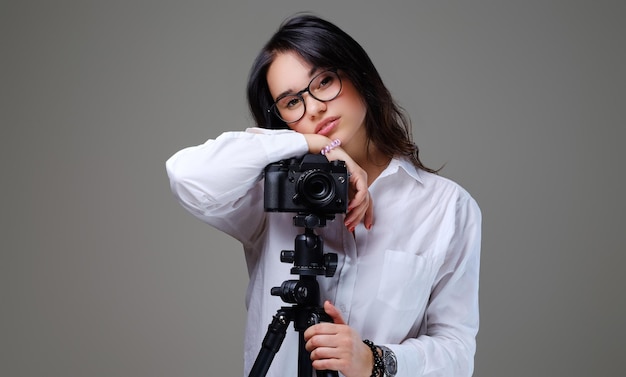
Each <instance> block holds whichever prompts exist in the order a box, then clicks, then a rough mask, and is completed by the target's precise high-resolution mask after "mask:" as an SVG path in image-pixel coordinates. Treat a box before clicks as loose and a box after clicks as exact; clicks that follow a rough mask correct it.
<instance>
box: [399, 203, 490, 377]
mask: <svg viewBox="0 0 626 377" xmlns="http://www.w3.org/2000/svg"><path fill="white" fill-rule="evenodd" d="M481 221H482V220H481V213H480V209H479V208H478V205H477V204H476V202H475V201H474V200H473V199H472V198H471V197H470V196H469V194H466V195H465V196H463V197H461V198H460V200H459V203H458V204H457V213H456V229H455V234H454V236H453V238H452V241H451V243H450V247H449V250H448V253H447V255H446V258H445V261H444V264H443V265H442V267H441V269H440V270H439V273H438V275H437V278H436V280H435V285H434V287H433V290H432V293H431V298H430V300H429V305H428V308H427V310H426V315H425V318H424V325H423V328H425V331H424V330H423V331H422V332H423V335H420V336H419V337H417V338H411V339H407V340H405V341H404V342H403V343H402V344H396V345H394V344H389V345H387V346H388V347H389V348H390V349H392V350H393V351H394V353H395V354H396V357H397V359H398V360H397V361H398V373H397V374H396V377H409V376H411V377H418V376H422V377H443V376H455V377H463V376H468V377H469V376H471V375H472V373H473V370H474V355H475V352H476V335H477V333H478V326H479V311H478V281H479V265H480V246H481Z"/></svg>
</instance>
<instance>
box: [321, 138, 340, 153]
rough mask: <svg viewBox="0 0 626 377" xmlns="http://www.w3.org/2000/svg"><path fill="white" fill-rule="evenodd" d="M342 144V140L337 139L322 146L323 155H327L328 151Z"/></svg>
mask: <svg viewBox="0 0 626 377" xmlns="http://www.w3.org/2000/svg"><path fill="white" fill-rule="evenodd" d="M340 145H341V140H339V139H335V140H333V141H332V142H331V143H330V144H328V145H327V146H325V147H324V148H322V150H321V151H320V153H321V154H322V156H324V155H326V153H328V152H330V151H332V150H333V149H335V148H337V147H338V146H340Z"/></svg>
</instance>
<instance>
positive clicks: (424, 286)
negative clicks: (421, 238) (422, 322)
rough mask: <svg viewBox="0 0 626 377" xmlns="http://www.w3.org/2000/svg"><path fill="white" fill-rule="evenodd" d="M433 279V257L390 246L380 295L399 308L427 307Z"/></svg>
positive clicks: (381, 281)
mask: <svg viewBox="0 0 626 377" xmlns="http://www.w3.org/2000/svg"><path fill="white" fill-rule="evenodd" d="M426 255H428V254H426ZM432 281H433V277H432V261H431V260H430V259H429V258H426V257H425V256H424V255H416V254H412V253H407V252H404V251H399V250H386V251H385V259H384V262H383V267H382V273H381V277H380V284H379V287H378V292H377V299H378V300H379V301H381V302H384V303H386V304H387V305H389V306H390V307H391V308H393V309H396V310H402V311H404V310H416V309H420V308H424V306H425V305H426V302H427V300H428V298H429V296H430V291H431V285H432Z"/></svg>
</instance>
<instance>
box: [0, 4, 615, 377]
mask: <svg viewBox="0 0 626 377" xmlns="http://www.w3.org/2000/svg"><path fill="white" fill-rule="evenodd" d="M356 4H359V5H358V6H357V5H356ZM623 4H624V3H623V2H621V1H515V2H511V1H473V2H469V1H424V2H415V1H406V2H404V3H402V2H397V1H395V2H394V1H386V2H383V1H371V2H354V3H350V5H348V4H344V3H341V2H336V1H315V2H313V1H306V2H304V1H266V2H260V1H259V2H257V1H228V2H219V1H212V2H200V1H150V2H148V1H101V2H95V1H49V2H48V1H1V2H0V38H1V41H2V45H1V54H2V58H1V59H0V68H1V70H0V72H1V75H2V76H1V80H2V81H1V83H0V88H1V89H0V90H1V96H2V97H1V98H0V100H1V102H0V106H1V122H2V137H1V140H2V141H1V149H0V153H1V157H2V158H1V166H0V168H1V170H0V172H1V173H2V185H1V190H2V193H1V196H0V198H1V199H0V200H2V203H1V208H2V216H1V218H2V223H1V224H0V225H1V226H0V232H1V237H0V242H1V254H0V287H1V288H0V294H1V296H0V298H1V301H0V305H1V307H0V315H1V318H0V326H1V327H0V334H1V335H0V375H2V376H238V375H241V371H242V362H241V360H242V356H241V354H242V351H241V349H242V336H243V323H244V315H245V308H244V294H245V286H246V284H247V275H246V271H245V270H246V268H245V263H244V259H243V255H242V252H241V250H240V247H239V245H238V244H237V243H236V242H235V241H234V240H232V239H230V238H229V237H227V236H224V235H222V234H220V233H218V232H216V231H214V230H212V229H209V227H208V226H206V225H205V224H203V223H201V222H200V221H198V220H196V219H195V218H193V217H192V216H191V215H189V214H187V213H186V212H185V211H184V210H183V209H182V208H181V207H180V206H179V205H178V204H177V203H176V201H175V200H174V198H173V197H172V196H171V194H170V191H169V187H168V181H167V177H166V174H165V168H164V163H165V160H166V159H167V158H168V157H169V156H170V155H171V154H173V153H174V152H175V151H177V150H178V149H181V148H183V147H185V146H188V145H193V144H199V143H202V142H204V141H205V140H206V139H208V138H211V137H216V136H217V135H219V133H221V132H222V131H225V130H243V129H244V128H245V127H247V126H249V125H250V124H251V122H250V117H249V116H248V113H247V108H246V104H245V100H244V91H245V83H246V78H247V77H246V76H247V73H248V69H249V67H250V64H251V62H252V59H253V58H254V56H255V55H256V53H257V51H258V50H259V49H260V47H261V45H262V44H263V43H264V42H265V41H266V40H267V39H268V37H269V36H270V34H271V33H272V32H273V31H274V30H275V29H276V27H277V26H278V24H279V23H280V22H281V21H282V20H283V19H284V18H285V17H286V16H288V15H291V14H293V13H294V12H296V11H301V10H312V11H315V12H317V13H318V14H320V15H322V16H324V17H326V18H328V19H330V20H331V21H334V22H336V23H337V24H339V25H340V26H341V27H343V28H344V29H345V30H346V31H347V32H348V33H350V34H351V35H353V36H354V37H355V38H356V39H357V40H358V41H359V42H361V44H362V45H363V46H364V47H365V49H366V50H367V51H368V52H369V53H370V54H371V57H372V59H373V60H374V62H375V64H376V65H377V67H378V68H379V70H380V72H381V74H382V76H383V78H384V80H385V81H386V83H387V84H388V86H389V87H390V89H391V90H392V92H393V94H394V95H395V96H396V97H397V99H398V100H399V102H400V103H401V104H402V105H403V106H404V107H406V108H407V109H408V111H409V112H410V115H411V117H412V120H413V123H414V129H415V137H416V141H417V142H418V144H419V145H420V147H421V149H422V153H423V157H424V161H425V162H426V163H427V164H428V165H431V166H434V167H437V166H440V165H442V164H446V167H445V169H444V170H443V172H442V174H443V175H445V176H448V177H451V178H452V179H454V180H456V181H458V182H460V183H461V184H462V185H463V186H465V187H466V188H467V189H468V190H469V191H470V192H471V193H472V194H473V195H474V196H475V198H476V199H477V200H478V202H479V203H480V205H481V207H482V210H483V215H484V242H483V255H482V270H481V309H482V312H481V314H482V318H481V319H482V327H481V331H480V334H479V337H478V353H477V356H476V373H475V375H476V376H493V377H496V376H498V377H500V376H565V375H568V376H581V377H588V376H624V375H625V374H626V373H625V369H626V368H625V367H624V366H623V365H624V363H623V360H622V359H623V354H624V350H625V349H626V341H625V340H624V337H625V335H626V330H625V329H626V310H625V305H624V304H625V302H624V301H625V294H624V287H625V283H626V280H625V278H624V273H623V271H624V262H625V258H624V254H625V251H626V248H625V245H626V239H625V236H624V233H625V231H624V225H625V221H624V210H625V209H626V206H625V204H624V185H623V183H624V178H623V174H624V168H623V165H624V162H625V159H624V157H623V148H622V147H623V145H624V141H625V137H624V136H625V131H624V126H625V122H624V115H625V110H624V109H625V108H626V99H625V89H624V88H625V84H626V80H625V73H624V67H626V56H625V52H624V37H625V35H626V26H625V22H624V19H625V17H626V12H625V6H624V5H623ZM277 258H278V251H277ZM268 294H269V292H268ZM259 325H260V326H266V325H267V324H259Z"/></svg>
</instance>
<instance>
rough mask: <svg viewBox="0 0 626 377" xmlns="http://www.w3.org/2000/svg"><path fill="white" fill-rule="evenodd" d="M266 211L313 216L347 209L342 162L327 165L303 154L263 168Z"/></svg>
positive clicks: (318, 157) (318, 156)
mask: <svg viewBox="0 0 626 377" xmlns="http://www.w3.org/2000/svg"><path fill="white" fill-rule="evenodd" d="M264 172H265V192H264V201H265V210H266V211H268V212H300V213H313V214H316V215H334V214H336V213H345V212H346V211H347V209H348V184H349V182H348V169H347V168H346V164H345V162H344V161H340V160H335V161H332V162H329V161H328V159H327V158H326V157H325V156H323V155H321V154H311V153H309V154H306V155H304V156H303V157H302V158H301V159H297V158H290V159H286V160H281V161H278V162H274V163H271V164H269V165H267V166H266V167H265V171H264Z"/></svg>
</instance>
